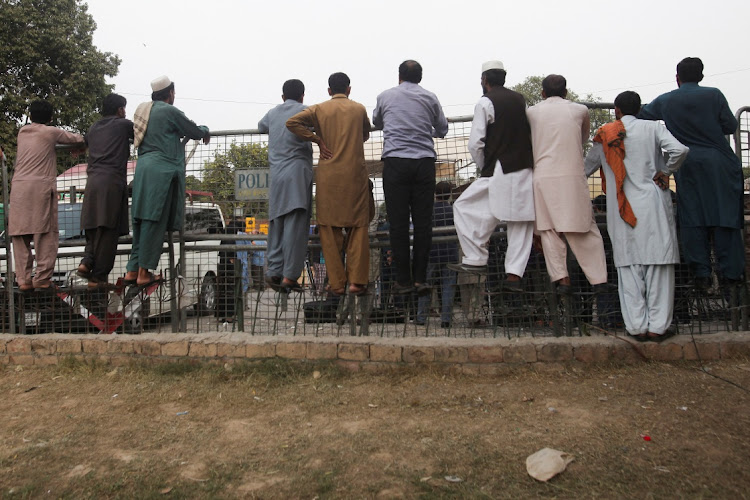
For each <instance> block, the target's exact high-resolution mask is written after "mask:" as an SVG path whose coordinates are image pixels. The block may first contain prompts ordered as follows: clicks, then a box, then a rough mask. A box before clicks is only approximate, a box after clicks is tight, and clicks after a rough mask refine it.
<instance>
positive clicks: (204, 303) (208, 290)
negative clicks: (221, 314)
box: [195, 274, 218, 316]
mask: <svg viewBox="0 0 750 500" xmlns="http://www.w3.org/2000/svg"><path fill="white" fill-rule="evenodd" d="M217 293H218V290H217V288H216V277H215V276H214V275H213V274H207V275H205V276H204V277H203V282H202V283H201V292H200V296H199V297H198V303H197V304H195V311H196V312H197V313H198V315H199V316H207V315H210V314H213V313H214V312H215V311H216V297H217Z"/></svg>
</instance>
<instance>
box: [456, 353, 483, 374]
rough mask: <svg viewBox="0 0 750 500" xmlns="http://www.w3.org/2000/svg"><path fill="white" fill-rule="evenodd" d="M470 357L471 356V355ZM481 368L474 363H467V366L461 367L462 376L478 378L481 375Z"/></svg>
mask: <svg viewBox="0 0 750 500" xmlns="http://www.w3.org/2000/svg"><path fill="white" fill-rule="evenodd" d="M469 355H470V356H471V354H469ZM479 366H480V365H477V364H474V363H467V364H464V365H461V374H462V375H469V376H473V377H478V376H479V374H480V368H479Z"/></svg>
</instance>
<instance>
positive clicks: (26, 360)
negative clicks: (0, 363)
mask: <svg viewBox="0 0 750 500" xmlns="http://www.w3.org/2000/svg"><path fill="white" fill-rule="evenodd" d="M8 364H11V365H33V364H34V356H32V355H31V354H9V355H8Z"/></svg>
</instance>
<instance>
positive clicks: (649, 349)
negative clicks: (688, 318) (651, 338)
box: [642, 342, 682, 361]
mask: <svg viewBox="0 0 750 500" xmlns="http://www.w3.org/2000/svg"><path fill="white" fill-rule="evenodd" d="M642 349H643V354H645V355H646V357H647V358H648V359H652V360H654V361H678V360H681V359H682V346H681V345H680V344H677V343H674V342H668V343H666V344H655V343H651V342H650V343H646V344H643V347H642Z"/></svg>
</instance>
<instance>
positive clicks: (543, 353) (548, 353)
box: [536, 342, 573, 362]
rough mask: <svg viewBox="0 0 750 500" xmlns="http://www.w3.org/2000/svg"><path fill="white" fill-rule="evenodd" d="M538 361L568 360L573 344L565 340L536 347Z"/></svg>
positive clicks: (571, 357)
mask: <svg viewBox="0 0 750 500" xmlns="http://www.w3.org/2000/svg"><path fill="white" fill-rule="evenodd" d="M536 357H537V360H538V361H545V362H550V361H570V360H572V359H573V346H572V345H570V344H569V343H567V342H565V343H564V342H550V343H548V344H542V345H540V346H539V348H538V349H537V356H536Z"/></svg>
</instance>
